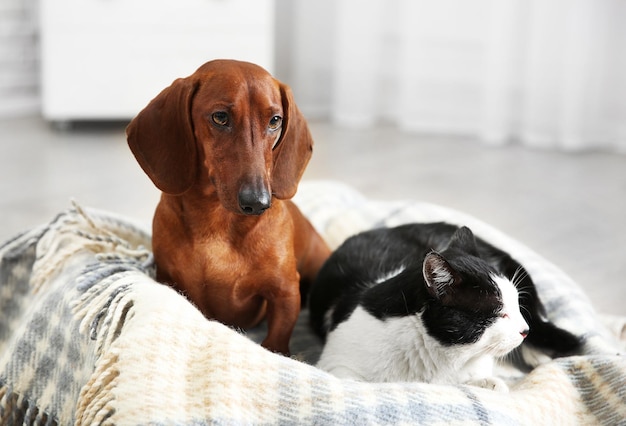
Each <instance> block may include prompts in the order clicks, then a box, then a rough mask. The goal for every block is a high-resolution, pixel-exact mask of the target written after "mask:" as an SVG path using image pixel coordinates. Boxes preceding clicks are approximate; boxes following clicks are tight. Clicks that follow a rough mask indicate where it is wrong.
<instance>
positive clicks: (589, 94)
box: [291, 0, 626, 151]
mask: <svg viewBox="0 0 626 426" xmlns="http://www.w3.org/2000/svg"><path fill="white" fill-rule="evenodd" d="M312 4H315V2H307V1H306V0H301V1H300V3H299V6H298V5H297V4H296V6H295V14H294V19H295V24H293V25H292V27H293V28H295V29H296V31H300V33H299V37H296V40H300V41H303V43H304V45H302V44H299V45H294V46H292V48H293V49H294V50H295V51H296V52H297V53H296V55H295V57H294V58H292V63H293V64H295V65H294V66H293V67H292V69H291V72H292V73H293V77H294V79H295V81H296V85H297V86H299V89H300V90H299V91H300V92H301V93H304V94H305V99H303V100H302V101H303V103H304V104H306V103H307V98H306V93H307V92H308V93H310V94H311V96H313V97H316V99H315V100H313V101H311V102H310V107H311V108H315V111H316V112H317V113H319V112H320V111H327V112H328V114H329V115H330V117H331V118H332V120H333V121H334V122H336V123H338V124H342V125H349V126H368V125H370V126H371V125H376V124H378V123H380V122H390V123H394V124H396V125H397V126H399V127H401V128H402V129H405V130H407V131H413V132H421V133H423V132H431V133H442V134H464V135H469V136H474V137H477V138H479V139H481V140H483V141H485V142H487V143H490V144H505V143H509V142H511V141H516V142H520V143H524V144H528V145H532V146H536V147H547V148H561V149H566V150H580V149H592V148H609V149H614V150H619V151H626V1H624V0H437V1H432V0H335V1H326V0H320V1H319V2H317V5H318V6H317V7H318V9H316V10H314V8H315V7H316V6H312ZM316 11H317V13H316ZM300 24H302V25H300ZM307 31H308V36H305V35H306V34H304V35H303V32H304V33H306V32H307ZM306 43H309V45H308V48H307V46H306ZM320 46H322V47H320ZM309 51H315V52H316V53H315V55H310V56H308V57H307V52H309ZM303 59H304V62H305V63H306V66H303V67H300V68H299V67H298V65H297V64H299V63H302V60H303ZM312 70H313V71H312ZM321 79H326V81H327V82H328V81H329V82H330V83H331V84H330V86H329V85H328V84H324V83H323V82H322V81H321ZM327 86H328V87H327ZM307 87H308V89H307ZM320 87H324V90H320ZM326 93H327V96H325V95H324V94H326Z"/></svg>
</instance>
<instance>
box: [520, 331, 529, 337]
mask: <svg viewBox="0 0 626 426" xmlns="http://www.w3.org/2000/svg"><path fill="white" fill-rule="evenodd" d="M528 331H529V330H528V329H525V330H522V331H520V333H519V334H521V335H522V339H525V338H526V337H528Z"/></svg>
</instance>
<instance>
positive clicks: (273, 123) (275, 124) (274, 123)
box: [269, 115, 283, 130]
mask: <svg viewBox="0 0 626 426" xmlns="http://www.w3.org/2000/svg"><path fill="white" fill-rule="evenodd" d="M282 122H283V118H282V117H281V116H280V115H275V116H273V117H272V119H271V120H270V124H269V128H270V130H276V129H278V128H279V127H280V125H281V124H282Z"/></svg>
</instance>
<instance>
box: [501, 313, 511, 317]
mask: <svg viewBox="0 0 626 426" xmlns="http://www.w3.org/2000/svg"><path fill="white" fill-rule="evenodd" d="M500 317H501V318H510V317H509V314H507V313H501V314H500Z"/></svg>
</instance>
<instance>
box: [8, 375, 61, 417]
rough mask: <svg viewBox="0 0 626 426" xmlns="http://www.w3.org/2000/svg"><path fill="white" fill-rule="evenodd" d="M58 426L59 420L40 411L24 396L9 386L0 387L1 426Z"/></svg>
mask: <svg viewBox="0 0 626 426" xmlns="http://www.w3.org/2000/svg"><path fill="white" fill-rule="evenodd" d="M14 424H25V425H40V426H57V425H58V424H59V422H58V420H57V419H55V418H54V417H52V416H50V415H48V413H46V412H45V411H39V408H38V407H37V405H36V404H32V403H31V401H30V400H28V399H27V398H25V397H24V395H22V394H19V393H16V392H13V391H12V390H11V389H10V388H9V387H8V386H7V385H2V386H0V425H14Z"/></svg>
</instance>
